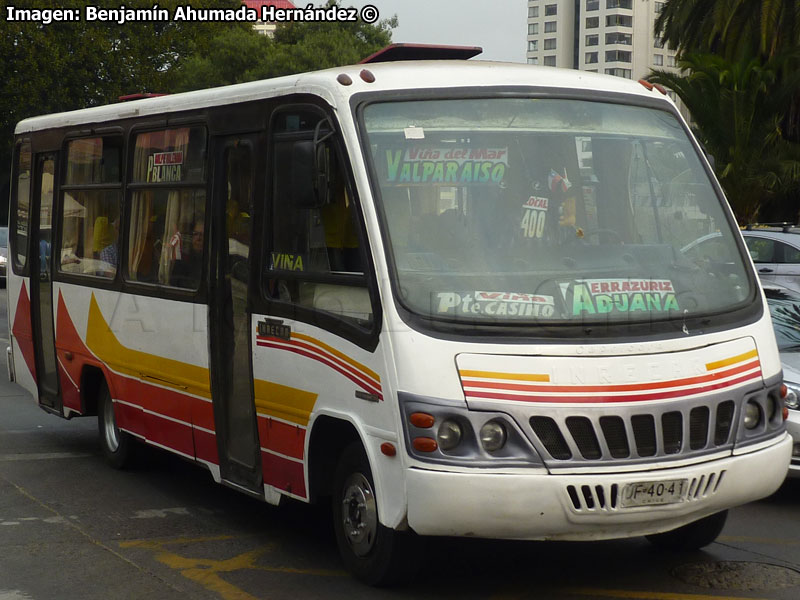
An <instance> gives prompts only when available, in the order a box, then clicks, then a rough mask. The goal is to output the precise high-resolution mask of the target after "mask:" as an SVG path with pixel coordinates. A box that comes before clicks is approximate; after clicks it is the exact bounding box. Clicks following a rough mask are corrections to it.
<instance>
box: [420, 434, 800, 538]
mask: <svg viewBox="0 0 800 600" xmlns="http://www.w3.org/2000/svg"><path fill="white" fill-rule="evenodd" d="M791 451H792V439H791V437H790V436H789V435H786V434H785V435H783V436H781V437H780V438H778V439H777V440H774V441H772V443H771V444H770V445H768V446H766V447H760V449H759V450H756V451H753V452H750V453H747V454H740V455H738V456H730V457H727V458H720V459H716V460H711V461H706V462H703V463H699V464H694V465H690V466H684V467H677V468H667V469H658V470H653V471H636V472H626V473H603V474H591V473H586V474H576V475H552V474H543V473H539V474H535V475H534V474H520V473H519V472H515V473H513V474H498V473H492V474H489V473H456V472H450V471H434V470H425V469H419V468H412V469H409V471H408V480H407V484H408V485H407V491H408V524H409V526H410V527H411V529H413V530H414V531H415V532H417V533H418V534H420V535H440V536H460V537H464V536H466V537H481V538H497V539H519V540H523V539H525V540H537V539H538V540H544V539H550V540H601V539H613V538H625V537H633V536H639V535H647V534H651V533H659V532H662V531H669V530H671V529H675V528H677V527H680V526H682V525H685V524H686V523H690V522H692V521H695V520H697V519H700V518H702V517H705V516H708V515H711V514H713V513H716V512H719V511H722V510H725V509H727V508H732V507H734V506H739V505H741V504H745V503H747V502H751V501H753V500H758V499H759V498H763V497H765V496H768V495H770V494H772V493H773V492H774V491H775V490H777V489H778V487H780V485H781V483H783V481H784V479H785V478H786V474H787V469H788V464H789V458H790V455H791ZM676 480H687V483H688V493H687V494H686V495H685V498H684V499H683V500H682V501H680V502H676V503H671V504H663V505H650V506H638V507H628V508H624V507H621V506H620V504H621V502H620V496H621V490H623V488H624V486H625V485H627V484H629V483H640V482H668V481H676ZM589 505H591V507H590V506H589Z"/></svg>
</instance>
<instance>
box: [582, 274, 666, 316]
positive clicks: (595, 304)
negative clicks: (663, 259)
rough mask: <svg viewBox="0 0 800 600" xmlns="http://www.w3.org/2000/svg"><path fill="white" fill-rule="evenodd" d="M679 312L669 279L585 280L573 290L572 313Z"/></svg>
mask: <svg viewBox="0 0 800 600" xmlns="http://www.w3.org/2000/svg"><path fill="white" fill-rule="evenodd" d="M670 310H679V307H678V299H677V297H676V294H675V288H674V287H673V285H672V282H671V281H670V280H668V279H581V280H578V281H576V282H575V283H574V284H573V287H572V314H573V316H579V315H582V314H584V313H586V314H590V315H593V314H602V313H631V312H639V311H641V312H650V311H653V312H666V311H670Z"/></svg>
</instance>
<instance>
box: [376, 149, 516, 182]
mask: <svg viewBox="0 0 800 600" xmlns="http://www.w3.org/2000/svg"><path fill="white" fill-rule="evenodd" d="M507 168H508V148H487V147H479V148H413V147H412V148H407V149H406V150H405V151H404V150H386V179H387V181H388V182H389V183H392V184H401V183H436V184H462V185H463V184H474V183H490V184H491V183H496V184H499V183H501V182H502V181H503V180H504V179H505V176H506V169H507Z"/></svg>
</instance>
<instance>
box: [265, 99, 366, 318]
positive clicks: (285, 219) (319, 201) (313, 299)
mask: <svg viewBox="0 0 800 600" xmlns="http://www.w3.org/2000/svg"><path fill="white" fill-rule="evenodd" d="M322 118H323V117H322V116H321V115H320V114H319V113H318V112H317V111H315V110H312V109H303V110H299V111H297V112H296V113H295V114H292V113H288V112H287V113H284V114H282V115H280V116H279V117H278V119H277V123H276V125H277V126H276V127H275V128H274V129H273V134H274V137H273V142H272V143H273V145H274V150H275V151H274V153H273V156H274V157H275V159H274V163H273V168H274V180H273V181H274V184H273V222H272V230H273V243H272V248H270V249H269V252H270V254H269V256H268V259H267V261H266V264H267V273H266V280H267V286H266V287H267V290H266V291H267V294H268V295H269V296H270V297H271V298H272V299H273V300H277V301H280V302H286V303H289V304H294V305H296V306H299V307H303V308H307V309H312V310H315V311H321V312H324V313H327V314H330V315H333V316H336V317H339V318H343V319H345V320H347V321H348V322H351V323H356V324H359V325H364V326H369V325H370V324H371V323H372V318H373V315H372V306H371V303H370V298H369V291H368V289H367V283H366V278H365V276H364V266H363V262H364V261H363V258H362V249H361V248H360V247H359V237H358V225H357V223H358V221H357V213H356V207H355V201H354V198H352V197H351V193H350V191H349V190H348V187H347V185H346V173H345V171H344V168H343V166H342V165H341V164H340V163H339V160H337V158H336V157H337V154H336V148H335V145H334V143H333V141H332V138H329V139H328V140H326V141H324V142H320V144H323V145H324V147H321V148H316V149H315V152H316V155H317V161H321V160H325V161H327V164H328V168H327V169H326V170H327V173H328V176H327V188H328V192H327V193H326V194H322V195H321V196H323V197H324V198H320V195H317V194H313V193H312V190H311V187H310V186H308V187H307V189H306V190H305V193H304V194H301V193H298V190H297V185H296V182H297V177H298V176H299V175H300V174H301V172H302V171H301V169H303V168H304V167H308V164H306V165H302V164H300V163H301V162H303V161H304V160H307V156H308V152H300V151H298V150H307V149H308V148H309V141H310V140H312V139H313V136H314V129H315V127H316V125H317V124H318V123H319V121H320V120H321V119H322ZM304 157H305V158H304ZM320 157H325V158H324V159H322V158H320ZM293 182H294V184H295V185H293Z"/></svg>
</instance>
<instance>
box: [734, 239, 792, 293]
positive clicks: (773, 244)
mask: <svg viewBox="0 0 800 600" xmlns="http://www.w3.org/2000/svg"><path fill="white" fill-rule="evenodd" d="M742 236H744V243H745V244H747V249H748V250H749V251H750V256H751V257H752V258H753V262H754V263H755V265H756V271H758V276H759V278H760V279H761V281H762V283H765V284H772V285H778V286H782V287H785V288H789V289H791V290H794V291H796V292H800V227H795V226H793V225H778V226H763V225H748V226H747V228H745V229H743V230H742Z"/></svg>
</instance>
